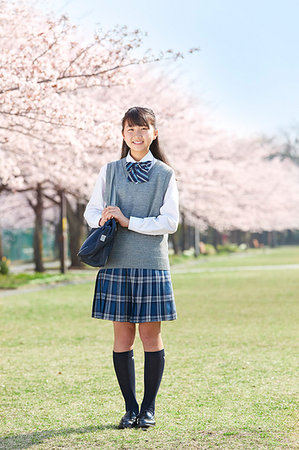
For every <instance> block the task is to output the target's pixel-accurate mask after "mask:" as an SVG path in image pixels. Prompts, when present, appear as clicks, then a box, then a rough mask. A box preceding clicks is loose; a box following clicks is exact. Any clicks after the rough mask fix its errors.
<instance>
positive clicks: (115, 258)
mask: <svg viewBox="0 0 299 450" xmlns="http://www.w3.org/2000/svg"><path fill="white" fill-rule="evenodd" d="M172 173H173V170H172V169H171V168H170V167H169V166H168V165H167V164H165V163H163V162H162V161H160V160H158V161H156V162H155V164H154V165H153V166H152V167H151V169H150V171H149V173H148V174H149V181H148V182H145V183H138V184H135V183H132V182H130V181H129V180H128V173H127V170H126V158H122V159H120V160H118V161H113V162H111V163H109V164H108V166H107V175H106V195H105V201H106V203H107V204H108V205H109V204H111V203H110V195H109V194H110V192H111V187H112V184H114V189H115V205H116V206H118V207H119V208H120V209H121V211H122V213H123V214H124V215H125V216H126V217H128V218H130V216H133V217H141V218H144V217H156V216H158V215H159V214H160V208H161V206H162V204H163V199H164V195H165V193H166V190H167V187H168V184H169V181H170V178H171V175H172ZM105 268H128V269H129V268H140V269H159V270H169V259H168V235H167V234H164V235H163V234H161V235H156V236H153V235H149V234H141V233H136V232H135V231H131V230H128V228H125V227H121V226H120V225H118V230H117V233H116V237H115V239H114V242H113V247H112V250H111V253H110V255H109V258H108V261H107V263H106V265H105Z"/></svg>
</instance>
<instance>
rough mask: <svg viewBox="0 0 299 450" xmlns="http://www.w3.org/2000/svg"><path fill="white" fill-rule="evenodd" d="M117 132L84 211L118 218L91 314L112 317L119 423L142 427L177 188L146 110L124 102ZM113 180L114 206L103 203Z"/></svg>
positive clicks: (150, 410) (170, 309) (95, 219)
mask: <svg viewBox="0 0 299 450" xmlns="http://www.w3.org/2000/svg"><path fill="white" fill-rule="evenodd" d="M122 136H123V144H122V152H121V159H120V160H118V161H114V162H112V163H109V164H106V165H105V166H103V167H102V169H101V170H100V173H99V176H98V179H97V182H96V185H95V188H94V191H93V193H92V196H91V199H90V201H89V203H88V204H87V206H86V210H85V212H84V218H85V219H86V221H87V223H88V224H89V226H90V227H93V228H95V227H98V226H102V225H103V224H104V223H105V222H106V221H107V220H109V219H111V218H113V217H114V219H115V220H116V221H117V222H118V231H117V233H116V237H115V240H114V243H113V248H112V251H111V253H110V255H109V258H108V261H107V263H106V265H105V266H104V267H103V268H100V270H99V272H98V275H97V280H96V285H95V293H94V299H93V309H92V317H95V318H98V319H106V320H111V321H113V328H114V348H113V363H114V369H115V372H116V376H117V380H118V383H119V386H120V389H121V392H122V395H123V397H124V400H125V407H126V413H125V415H124V416H123V417H122V419H121V421H120V423H119V428H131V427H135V426H137V427H140V428H148V427H151V426H154V425H155V398H156V395H157V392H158V389H159V386H160V382H161V379H162V375H163V370H164V359H165V356H164V348H163V342H162V337H161V321H162V320H174V319H176V308H175V302H174V296H173V289H172V284H171V278H170V271H169V260H168V244H167V238H168V236H167V235H168V233H174V232H175V231H176V229H177V226H178V220H179V207H178V190H177V186H176V181H175V176H174V172H173V170H172V169H171V168H170V167H169V165H168V164H167V160H166V157H165V156H164V154H163V153H162V151H161V149H160V147H159V142H158V130H157V126H156V119H155V115H154V113H153V111H152V110H151V109H148V108H141V107H134V108H130V109H129V110H128V111H127V112H126V113H125V115H124V117H123V119H122ZM112 184H113V188H114V189H115V191H116V199H117V200H116V203H117V206H112V205H105V201H104V199H105V198H106V197H105V196H106V193H107V192H110V190H111V187H112ZM137 323H138V324H139V335H140V338H141V341H142V344H143V348H144V354H145V359H144V397H143V400H142V403H141V406H140V408H139V405H138V402H137V400H136V396H135V367H134V357H133V344H134V340H135V330H136V324H137Z"/></svg>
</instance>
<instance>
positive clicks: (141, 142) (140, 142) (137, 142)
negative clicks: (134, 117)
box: [133, 141, 143, 144]
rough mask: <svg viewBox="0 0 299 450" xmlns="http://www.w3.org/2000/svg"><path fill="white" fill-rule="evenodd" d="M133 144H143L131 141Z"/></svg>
mask: <svg viewBox="0 0 299 450" xmlns="http://www.w3.org/2000/svg"><path fill="white" fill-rule="evenodd" d="M133 144H143V142H134V141H133Z"/></svg>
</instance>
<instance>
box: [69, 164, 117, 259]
mask: <svg viewBox="0 0 299 450" xmlns="http://www.w3.org/2000/svg"><path fill="white" fill-rule="evenodd" d="M112 169H113V166H112ZM112 172H113V171H112ZM113 179H114V173H112V183H111V186H112V189H111V192H110V198H109V196H108V197H107V196H106V194H105V196H106V204H107V205H116V192H115V186H114V183H113ZM107 186H108V177H107V180H106V192H107V190H108V189H107ZM116 232H117V223H116V220H115V219H109V220H107V222H106V223H104V225H103V226H102V227H99V228H92V229H91V230H90V232H89V234H88V236H87V238H86V240H85V241H84V242H83V244H82V245H81V247H80V250H79V252H78V256H79V258H80V260H81V261H82V262H84V263H85V264H88V265H89V266H93V267H103V266H104V265H105V264H106V262H107V260H108V257H109V254H110V251H111V249H112V245H113V240H114V236H115V234H116Z"/></svg>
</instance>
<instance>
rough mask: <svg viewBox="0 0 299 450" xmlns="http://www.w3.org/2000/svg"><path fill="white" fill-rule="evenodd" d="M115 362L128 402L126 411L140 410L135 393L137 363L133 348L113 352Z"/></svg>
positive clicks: (116, 371) (121, 387)
mask: <svg viewBox="0 0 299 450" xmlns="http://www.w3.org/2000/svg"><path fill="white" fill-rule="evenodd" d="M113 364H114V369H115V373H116V376H117V380H118V384H119V387H120V389H121V392H122V395H123V397H124V399H125V403H126V411H134V412H135V413H136V414H138V412H139V406H138V403H137V400H136V394H135V364H134V355H133V350H129V351H128V352H121V353H118V352H113Z"/></svg>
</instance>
